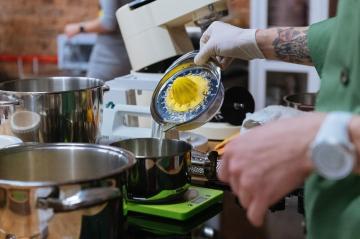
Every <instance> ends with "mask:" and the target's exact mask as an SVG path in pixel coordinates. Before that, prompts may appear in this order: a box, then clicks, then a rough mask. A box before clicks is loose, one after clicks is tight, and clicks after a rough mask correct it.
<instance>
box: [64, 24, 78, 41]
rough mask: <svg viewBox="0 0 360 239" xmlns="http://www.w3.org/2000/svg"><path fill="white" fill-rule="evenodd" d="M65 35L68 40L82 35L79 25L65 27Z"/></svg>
mask: <svg viewBox="0 0 360 239" xmlns="http://www.w3.org/2000/svg"><path fill="white" fill-rule="evenodd" d="M64 33H65V34H66V36H67V37H68V38H71V37H73V36H75V35H77V34H79V33H80V24H79V23H70V24H67V25H66V26H65V29H64Z"/></svg>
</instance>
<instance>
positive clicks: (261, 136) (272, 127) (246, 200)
mask: <svg viewBox="0 0 360 239" xmlns="http://www.w3.org/2000/svg"><path fill="white" fill-rule="evenodd" d="M323 119H324V115H323V114H315V113H308V114H305V115H304V116H300V117H297V118H291V119H283V120H278V121H275V122H272V123H269V124H266V125H264V126H258V127H256V128H254V129H252V130H251V131H249V132H247V133H246V134H243V135H240V136H239V137H237V138H236V139H234V140H232V141H231V142H229V143H228V144H227V145H226V146H225V152H224V155H223V156H222V164H221V168H220V172H219V178H220V179H221V180H222V181H225V182H228V183H229V184H230V186H231V189H232V191H233V192H234V193H235V194H236V195H237V196H238V198H239V199H240V203H241V204H242V206H243V207H244V208H246V209H247V217H248V219H249V220H250V222H251V223H252V224H254V225H256V226H260V225H262V223H263V220H264V217H265V214H266V212H267V209H268V208H269V207H270V206H271V205H273V204H274V203H276V202H277V201H279V200H280V199H281V198H282V197H284V196H285V195H286V194H287V193H289V192H291V191H292V190H294V189H295V188H296V187H298V186H300V185H301V184H302V183H303V182H304V180H305V179H306V177H307V176H308V175H309V174H310V173H311V172H312V171H313V164H312V161H311V160H310V158H309V156H308V149H309V145H310V143H311V142H312V140H313V139H314V137H315V135H316V133H317V131H318V129H319V128H320V125H321V122H322V121H323Z"/></svg>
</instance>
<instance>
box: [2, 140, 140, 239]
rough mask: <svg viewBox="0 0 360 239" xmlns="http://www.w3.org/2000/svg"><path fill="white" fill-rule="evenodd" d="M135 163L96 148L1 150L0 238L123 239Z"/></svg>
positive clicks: (53, 146) (106, 148) (43, 146)
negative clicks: (125, 204)
mask: <svg viewBox="0 0 360 239" xmlns="http://www.w3.org/2000/svg"><path fill="white" fill-rule="evenodd" d="M135 162H136V160H135V158H134V156H133V154H131V153H129V152H128V151H126V150H122V149H118V148H114V147H109V146H100V145H93V144H75V143H72V144H69V143H59V144H24V145H16V146H10V147H8V148H5V149H2V150H0V238H13V239H15V238H67V239H68V238H71V239H72V238H86V239H88V238H90V239H91V238H119V236H120V235H119V233H120V231H121V225H122V220H123V216H122V215H123V207H122V205H123V201H122V190H123V186H125V181H126V178H127V174H128V170H129V168H130V167H132V166H133V165H134V164H135Z"/></svg>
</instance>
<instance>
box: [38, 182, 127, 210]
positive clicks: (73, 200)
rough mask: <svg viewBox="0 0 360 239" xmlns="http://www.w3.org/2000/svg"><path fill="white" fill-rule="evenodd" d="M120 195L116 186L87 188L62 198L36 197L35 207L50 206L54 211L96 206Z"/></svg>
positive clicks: (48, 207) (45, 207)
mask: <svg viewBox="0 0 360 239" xmlns="http://www.w3.org/2000/svg"><path fill="white" fill-rule="evenodd" d="M120 197H121V192H120V190H119V189H118V188H114V187H104V188H89V189H85V190H81V191H80V192H78V193H76V194H74V195H72V196H70V197H67V198H64V199H59V198H51V197H49V198H38V201H37V207H38V208H41V209H50V208H51V209H53V210H54V212H67V211H73V210H77V209H81V208H88V207H92V206H96V205H99V204H102V203H105V202H107V201H109V200H113V199H117V198H120Z"/></svg>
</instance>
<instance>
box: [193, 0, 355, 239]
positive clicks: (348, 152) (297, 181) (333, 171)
mask: <svg viewBox="0 0 360 239" xmlns="http://www.w3.org/2000/svg"><path fill="white" fill-rule="evenodd" d="M359 12H360V1H350V0H349V1H347V0H343V1H339V4H338V11H337V16H336V17H334V18H331V19H328V20H325V21H323V22H320V23H316V24H313V25H311V26H309V27H276V28H270V29H242V28H238V27H235V26H232V25H229V24H226V23H221V22H215V23H213V24H212V25H210V27H209V28H208V29H207V30H206V32H204V34H203V36H202V37H201V39H200V45H201V47H200V52H199V53H198V55H197V56H196V58H195V63H197V64H203V63H205V62H206V61H207V60H208V59H209V58H210V57H216V58H217V59H218V61H219V63H220V64H221V65H222V66H223V67H224V68H225V67H226V66H228V65H229V64H230V63H231V61H232V59H233V58H241V59H244V60H251V59H256V58H258V59H260V58H266V59H274V60H282V61H286V62H291V63H297V64H305V65H314V66H315V67H316V69H317V71H318V72H319V75H320V77H321V86H320V91H319V94H318V97H317V103H316V111H317V112H314V113H307V114H304V115H303V116H299V117H295V118H291V119H282V120H278V121H275V122H271V123H268V124H265V125H264V126H258V127H256V128H254V129H252V130H250V131H249V132H247V133H245V134H240V136H239V137H237V138H236V139H234V140H232V141H231V142H230V143H228V144H227V145H226V146H225V152H224V155H223V157H222V167H221V170H220V174H219V177H220V179H221V180H223V181H225V182H228V183H229V184H230V186H231V188H232V190H233V192H234V193H235V194H236V195H237V196H238V198H239V200H240V202H241V204H242V205H243V207H244V208H246V209H247V216H248V218H249V220H250V221H251V222H252V223H253V224H254V225H257V226H260V225H262V223H263V220H264V217H265V214H266V211H267V209H268V208H269V206H271V205H272V204H274V203H276V202H277V201H278V200H280V199H281V198H282V197H284V196H285V195H287V194H288V193H289V192H291V191H292V190H294V189H296V188H297V187H299V186H300V185H302V184H303V182H304V181H305V182H306V184H305V216H306V226H307V238H308V239H340V238H341V239H354V238H358V237H359V235H358V234H359V233H358V232H359V227H360V190H359V189H360V176H359V173H360V157H359V155H360V117H359V116H358V114H359V113H360V93H359V89H360V17H359V16H360V15H359Z"/></svg>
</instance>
